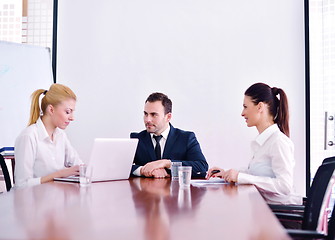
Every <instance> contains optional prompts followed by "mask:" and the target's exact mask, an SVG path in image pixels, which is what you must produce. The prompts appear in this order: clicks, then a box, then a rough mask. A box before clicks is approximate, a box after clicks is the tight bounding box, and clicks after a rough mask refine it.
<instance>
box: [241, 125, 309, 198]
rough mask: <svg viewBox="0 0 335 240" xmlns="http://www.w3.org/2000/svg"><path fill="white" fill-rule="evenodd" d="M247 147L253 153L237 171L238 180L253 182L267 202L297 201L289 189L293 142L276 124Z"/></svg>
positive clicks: (243, 182) (291, 181)
mask: <svg viewBox="0 0 335 240" xmlns="http://www.w3.org/2000/svg"><path fill="white" fill-rule="evenodd" d="M251 148H252V150H253V157H252V159H251V161H250V163H249V167H248V169H247V170H245V171H240V173H239V174H238V183H240V184H254V185H255V186H256V187H257V188H258V190H259V191H260V192H261V194H262V195H263V197H264V198H265V199H266V200H267V201H268V202H270V203H277V204H278V203H279V204H301V201H302V198H301V197H300V196H298V195H296V194H294V191H293V169H294V165H295V161H294V145H293V142H292V141H291V140H290V139H289V138H288V137H287V136H286V135H285V134H283V133H282V132H281V131H280V130H279V128H278V126H277V124H274V125H272V126H270V127H268V128H267V129H266V130H265V131H263V132H262V133H261V134H260V135H258V137H257V138H256V139H255V141H253V142H252V143H251Z"/></svg>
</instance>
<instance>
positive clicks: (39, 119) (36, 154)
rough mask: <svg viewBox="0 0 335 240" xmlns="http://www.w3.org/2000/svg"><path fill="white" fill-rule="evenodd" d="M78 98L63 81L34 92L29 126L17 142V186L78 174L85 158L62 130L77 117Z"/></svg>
mask: <svg viewBox="0 0 335 240" xmlns="http://www.w3.org/2000/svg"><path fill="white" fill-rule="evenodd" d="M40 97H42V99H41V106H40V103H39V102H40V101H39V100H40ZM76 99H77V98H76V95H75V94H74V93H73V91H72V90H71V89H70V88H68V87H66V86H64V85H62V84H53V85H51V87H50V89H49V90H44V89H38V90H36V91H35V92H33V94H32V102H31V110H30V119H29V124H28V127H27V128H26V129H24V130H23V131H22V133H21V134H20V135H19V136H18V137H17V139H16V141H15V186H17V187H22V186H32V185H37V184H41V183H46V182H50V181H53V179H54V178H55V177H68V176H71V175H76V174H78V173H79V166H78V165H79V164H80V163H82V161H81V160H80V158H79V156H78V154H77V152H76V151H75V150H74V149H73V147H72V146H71V144H70V142H69V140H68V138H67V136H66V134H65V132H64V131H63V130H64V129H65V128H66V127H67V126H68V125H69V124H70V122H71V121H73V120H74V118H73V112H74V110H75V106H76Z"/></svg>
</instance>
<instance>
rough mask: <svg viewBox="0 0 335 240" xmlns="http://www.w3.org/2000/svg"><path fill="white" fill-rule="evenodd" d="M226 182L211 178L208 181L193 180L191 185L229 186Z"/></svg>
mask: <svg viewBox="0 0 335 240" xmlns="http://www.w3.org/2000/svg"><path fill="white" fill-rule="evenodd" d="M227 183H228V182H226V181H225V180H223V179H222V178H210V179H208V180H205V179H194V180H191V184H192V185H193V186H205V185H212V184H227Z"/></svg>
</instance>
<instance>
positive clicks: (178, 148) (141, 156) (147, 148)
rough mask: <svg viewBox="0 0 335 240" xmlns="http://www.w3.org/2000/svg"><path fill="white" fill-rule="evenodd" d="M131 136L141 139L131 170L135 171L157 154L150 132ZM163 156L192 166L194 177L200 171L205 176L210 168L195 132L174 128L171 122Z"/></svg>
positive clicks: (153, 159) (152, 159)
mask: <svg viewBox="0 0 335 240" xmlns="http://www.w3.org/2000/svg"><path fill="white" fill-rule="evenodd" d="M130 137H131V138H138V139H139V142H138V145H137V149H136V153H135V158H134V165H133V167H132V171H131V172H132V173H133V172H134V171H135V170H136V169H137V168H138V167H139V166H144V165H145V164H147V163H148V162H152V161H155V160H156V155H155V150H154V146H153V144H152V140H151V137H150V133H148V132H147V131H146V130H144V131H142V132H140V133H131V134H130ZM162 158H163V159H170V160H171V161H181V162H182V163H183V166H192V176H193V177H199V176H200V175H199V174H198V173H199V172H201V174H202V176H203V175H204V173H205V172H206V171H207V170H208V164H207V162H206V159H205V157H204V155H203V154H202V152H201V148H200V145H199V143H198V141H197V138H196V137H195V134H194V132H187V131H183V130H180V129H178V128H174V127H173V126H172V125H171V124H170V132H169V135H168V138H167V141H166V143H165V147H164V152H163V156H162Z"/></svg>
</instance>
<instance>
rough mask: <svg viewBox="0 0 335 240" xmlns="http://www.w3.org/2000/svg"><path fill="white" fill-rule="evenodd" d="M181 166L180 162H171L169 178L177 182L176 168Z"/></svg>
mask: <svg viewBox="0 0 335 240" xmlns="http://www.w3.org/2000/svg"><path fill="white" fill-rule="evenodd" d="M181 166H182V162H171V178H172V180H178V168H179V167H181Z"/></svg>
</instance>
